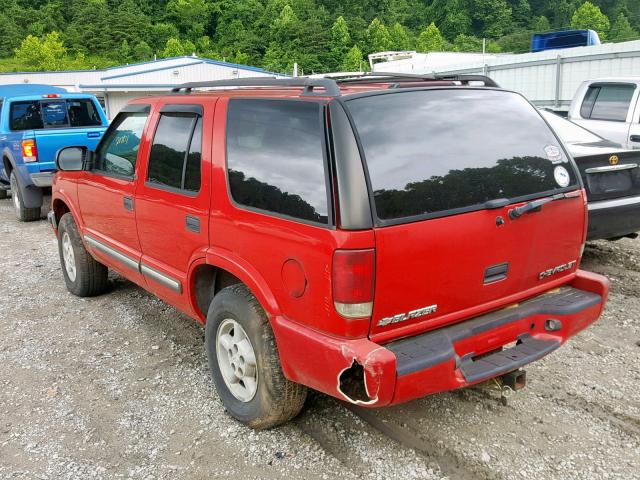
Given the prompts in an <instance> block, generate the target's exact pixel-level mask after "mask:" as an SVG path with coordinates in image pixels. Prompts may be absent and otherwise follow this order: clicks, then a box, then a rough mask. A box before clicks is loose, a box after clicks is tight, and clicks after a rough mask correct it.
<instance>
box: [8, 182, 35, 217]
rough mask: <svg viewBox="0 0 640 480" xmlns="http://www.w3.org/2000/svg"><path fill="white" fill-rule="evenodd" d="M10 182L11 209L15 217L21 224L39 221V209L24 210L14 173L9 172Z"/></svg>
mask: <svg viewBox="0 0 640 480" xmlns="http://www.w3.org/2000/svg"><path fill="white" fill-rule="evenodd" d="M9 181H10V182H11V196H12V197H13V208H14V210H15V212H16V217H17V218H18V220H20V221H21V222H33V221H34V220H40V207H37V208H26V207H25V206H24V201H23V200H22V192H20V186H19V185H18V179H17V178H16V172H11V177H10V178H9Z"/></svg>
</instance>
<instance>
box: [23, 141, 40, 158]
mask: <svg viewBox="0 0 640 480" xmlns="http://www.w3.org/2000/svg"><path fill="white" fill-rule="evenodd" d="M22 159H23V160H24V161H25V162H37V161H38V148H37V147H36V141H35V140H23V141H22Z"/></svg>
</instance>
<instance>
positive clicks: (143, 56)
mask: <svg viewBox="0 0 640 480" xmlns="http://www.w3.org/2000/svg"><path fill="white" fill-rule="evenodd" d="M132 55H133V60H134V61H137V62H144V61H147V60H151V59H152V58H153V50H151V47H150V46H149V44H148V43H147V42H145V41H144V40H143V41H141V42H138V43H137V44H136V46H135V47H133V52H132Z"/></svg>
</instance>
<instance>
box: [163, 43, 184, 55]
mask: <svg viewBox="0 0 640 480" xmlns="http://www.w3.org/2000/svg"><path fill="white" fill-rule="evenodd" d="M182 55H187V53H186V50H185V48H184V45H183V44H182V42H181V41H180V40H179V39H177V38H170V39H169V40H167V44H166V45H165V47H164V50H163V51H162V56H163V57H164V58H170V57H180V56H182Z"/></svg>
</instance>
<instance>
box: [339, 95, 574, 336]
mask: <svg viewBox="0 0 640 480" xmlns="http://www.w3.org/2000/svg"><path fill="white" fill-rule="evenodd" d="M346 103H347V106H348V108H349V110H350V112H351V115H352V118H353V120H354V125H355V127H356V129H357V132H358V135H359V137H360V141H361V144H362V150H363V153H364V155H365V158H366V161H365V163H366V165H367V170H368V177H369V184H370V189H371V192H372V198H373V202H372V203H373V205H372V206H373V211H374V218H375V222H376V227H375V239H376V277H375V278H376V281H375V298H374V307H373V317H372V323H371V329H370V334H371V335H372V336H378V338H379V339H380V340H382V339H392V338H394V337H396V336H400V335H406V334H409V333H415V332H417V331H421V330H427V329H431V328H435V327H437V326H441V325H445V324H451V323H455V322H458V321H462V320H464V319H467V318H469V317H471V316H473V315H477V314H478V313H480V312H483V311H487V310H491V309H496V308H500V307H501V306H504V305H507V304H509V303H514V302H516V301H518V300H520V299H523V298H525V297H528V296H532V295H534V294H536V293H538V292H541V291H544V290H546V289H548V288H551V287H552V286H553V285H557V284H558V283H559V282H562V281H563V280H566V279H567V277H569V276H572V275H573V273H574V272H575V269H576V268H577V263H578V261H579V258H580V254H581V247H582V244H583V241H584V234H585V223H586V222H585V205H584V197H583V195H582V192H581V185H580V181H579V175H578V173H577V171H576V168H575V165H574V164H573V162H572V161H571V160H570V159H569V157H568V156H567V155H566V153H565V152H564V150H563V148H562V146H561V144H560V142H559V141H558V139H557V138H556V136H555V134H554V133H553V132H552V131H551V130H550V129H549V127H548V126H547V124H546V123H545V122H544V121H543V119H542V118H541V117H540V115H539V113H538V112H537V111H536V110H535V109H534V108H533V107H532V106H531V105H530V104H529V103H528V102H527V101H526V100H525V99H524V98H523V97H521V96H520V95H518V94H515V93H512V92H507V91H501V90H491V89H486V88H485V89H483V88H463V87H456V88H442V89H429V90H417V91H395V92H389V93H378V94H373V95H372V94H367V95H359V96H356V97H355V98H352V99H349V100H348V101H347V102H346ZM539 199H545V200H544V201H545V202H547V203H544V204H543V205H538V204H533V205H531V206H532V207H536V206H538V208H533V209H532V210H530V211H529V212H528V213H524V214H522V215H520V216H518V217H517V218H515V217H514V218H510V216H509V211H510V210H513V209H514V208H516V207H524V206H527V205H530V202H532V201H534V200H539ZM552 199H553V200H552ZM527 208H531V207H527Z"/></svg>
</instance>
